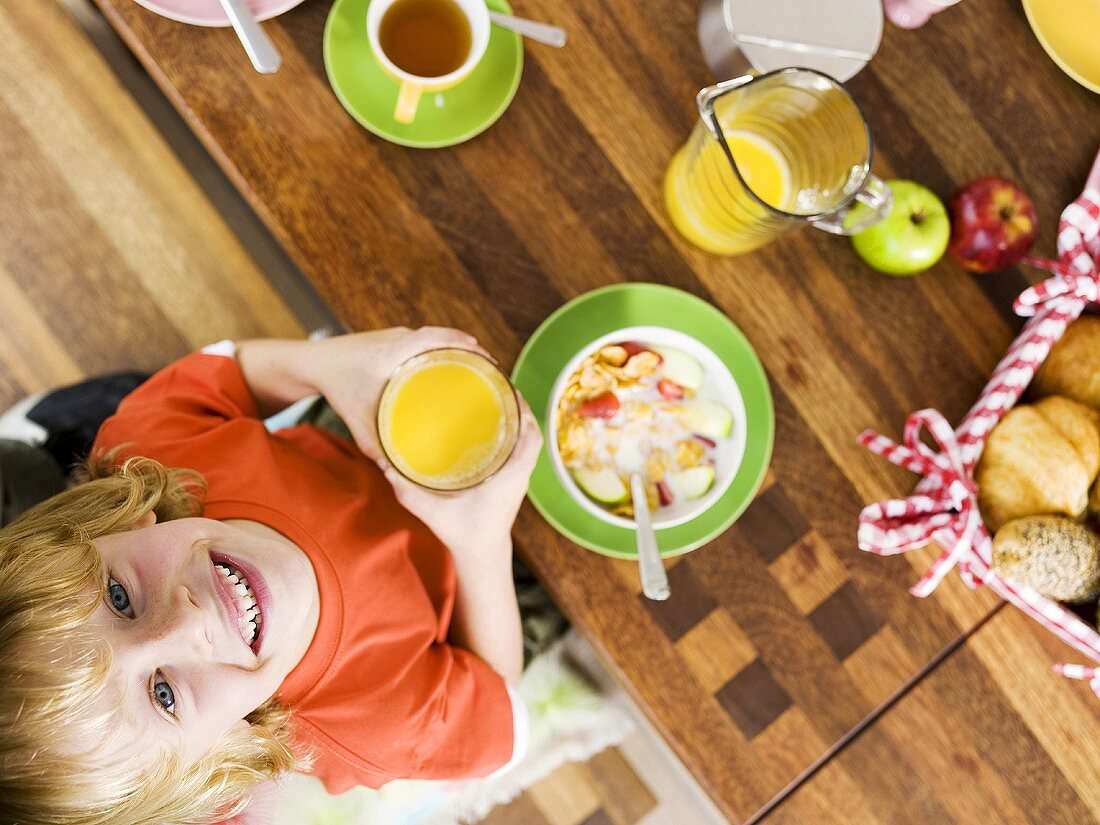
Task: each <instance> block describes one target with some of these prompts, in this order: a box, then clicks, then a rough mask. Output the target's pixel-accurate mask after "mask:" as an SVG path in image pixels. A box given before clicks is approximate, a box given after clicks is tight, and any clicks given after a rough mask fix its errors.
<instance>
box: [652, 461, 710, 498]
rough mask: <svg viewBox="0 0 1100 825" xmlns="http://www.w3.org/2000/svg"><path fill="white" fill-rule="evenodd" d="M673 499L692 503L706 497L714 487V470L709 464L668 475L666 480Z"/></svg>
mask: <svg viewBox="0 0 1100 825" xmlns="http://www.w3.org/2000/svg"><path fill="white" fill-rule="evenodd" d="M664 483H665V484H666V485H667V486H668V489H669V491H670V492H671V493H672V496H673V498H675V499H683V500H685V501H691V500H692V499H694V498H700V497H701V496H704V495H706V492H707V490H709V489H710V488H711V487H713V486H714V468H713V467H711V466H710V465H709V464H701V465H699V466H698V467H689V468H688V469H686V470H681V471H680V472H678V473H668V474H667V475H666V476H665V478H664Z"/></svg>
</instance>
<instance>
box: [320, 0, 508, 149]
mask: <svg viewBox="0 0 1100 825" xmlns="http://www.w3.org/2000/svg"><path fill="white" fill-rule="evenodd" d="M486 5H487V6H488V7H489V8H490V9H492V10H493V11H499V12H504V13H506V14H511V13H512V9H511V7H509V5H508V4H507V3H506V2H504V0H486ZM369 6H370V0H336V2H335V3H333V5H332V10H331V11H330V12H329V15H328V22H326V23H325V37H324V51H325V70H326V71H327V72H328V80H329V83H330V84H331V85H332V89H333V91H334V92H336V97H337V98H339V100H340V102H341V103H342V104H343V105H344V108H345V109H347V110H348V112H350V113H351V116H352V117H354V118H355V119H356V120H358V121H359V122H360V123H361V124H363V126H364V127H365V128H366V129H368V130H369V131H371V132H374V134H376V135H378V136H379V137H381V138H385V139H386V140H388V141H391V142H393V143H399V144H401V145H402V146H413V147H417V148H421V149H436V148H439V147H441V146H453V145H454V144H456V143H462V142H463V141H464V140H469V139H470V138H472V137H474V136H475V135H478V134H481V133H482V132H484V131H485V130H486V129H488V128H489V127H490V126H492V125H493V124H494V123H495V122H496V120H497V118H499V117H500V116H501V115H502V114H504V110H505V109H507V108H508V104H509V103H511V102H512V98H513V97H515V94H516V89H518V88H519V79H520V75H522V74H523V43H522V41H521V39H520V36H519V35H518V34H516V33H515V32H510V31H505V30H504V29H502V28H500V27H499V26H491V27H490V28H491V29H492V31H491V33H490V35H489V45H488V46H487V47H486V49H485V56H484V57H483V58H482V59H481V62H480V63H478V64H477V67H476V68H475V69H474V70H473V72H471V73H470V76H469V77H467V78H466V79H465V80H463V81H462V82H461V83H459V84H458V85H457V86H455V87H454V88H451V89H447V90H446V91H443V92H425V93H424V96H423V97H422V98H421V99H420V106H419V107H418V108H417V110H416V119H415V120H414V121H413V122H412V123H398V122H397V121H396V120H394V119H393V109H394V106H395V105H396V104H397V92H398V89H399V84H398V82H397V81H396V80H394V79H393V78H392V77H390V76H389V75H388V74H386V73H385V72H384V71H383V70H382V67H381V66H379V65H378V63H377V61H376V60H375V59H374V55H373V53H372V52H371V48H370V40H369V39H368V37H367V8H368V7H369Z"/></svg>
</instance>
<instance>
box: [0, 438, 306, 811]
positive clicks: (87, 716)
mask: <svg viewBox="0 0 1100 825" xmlns="http://www.w3.org/2000/svg"><path fill="white" fill-rule="evenodd" d="M84 477H85V480H84V481H82V483H79V484H77V485H75V486H73V487H72V488H71V489H69V490H66V491H65V492H63V493H60V494H58V495H56V496H54V497H53V498H50V499H48V500H46V501H44V502H42V503H41V504H38V505H37V506H35V507H33V508H31V509H30V510H28V511H27V512H26V513H24V514H23V515H22V516H20V517H19V518H18V519H16V520H15V521H13V522H12V523H11V524H9V525H7V526H6V527H4V528H3V529H0V823H3V825H7V824H8V823H13V824H14V823H19V825H31V823H43V825H69V824H70V823H82V825H99V823H112V825H153V824H154V823H156V825H169V823H181V825H191V824H192V823H200V824H201V823H208V822H212V821H216V820H218V819H222V818H225V817H227V816H230V815H233V814H234V813H237V812H239V811H240V810H241V809H242V808H243V807H244V805H245V801H246V800H247V798H248V796H249V794H250V792H251V790H252V789H253V788H254V787H255V786H256V785H257V784H258V783H259V782H261V781H263V780H265V779H270V778H274V777H276V776H279V775H281V774H284V773H287V772H289V771H291V770H294V769H299V770H300V769H304V768H305V767H307V761H306V760H305V759H303V758H299V757H298V756H296V755H295V753H294V752H293V751H292V750H291V747H290V726H289V714H288V712H287V709H286V708H285V707H283V706H282V705H280V704H279V703H278V702H277V701H276V700H275V699H271V700H269V701H268V702H267V703H265V704H264V705H263V706H261V707H260V708H258V709H257V710H256V711H254V712H253V713H251V714H250V715H249V716H248V717H247V721H248V722H249V725H248V726H242V727H240V728H239V729H234V730H233V731H231V732H230V733H228V734H226V735H225V737H224V738H223V739H222V740H221V741H220V742H219V743H218V744H217V745H216V746H215V747H214V748H213V749H212V750H211V751H210V752H209V753H208V754H206V755H205V756H203V757H201V758H200V759H198V760H197V761H196V762H194V763H192V764H190V765H184V764H182V763H181V762H180V760H179V759H178V758H176V757H169V758H167V759H165V760H164V761H163V762H162V763H161V764H158V765H156V766H154V767H153V768H152V769H150V770H149V771H148V772H146V773H145V774H143V775H137V776H135V775H133V773H134V772H133V769H132V768H131V769H128V770H124V769H122V768H120V767H118V766H113V765H111V764H110V762H109V761H108V760H106V759H104V758H102V757H101V756H100V757H97V755H96V752H95V749H92V750H89V751H85V752H78V751H76V750H75V748H74V747H72V746H71V745H70V744H69V743H70V742H75V741H83V742H100V741H103V740H104V739H105V738H106V734H108V733H109V732H110V731H111V730H112V717H113V716H114V713H112V712H107V713H101V714H96V715H93V714H91V713H88V707H89V706H90V705H91V703H92V702H93V701H94V700H95V699H96V697H98V696H99V695H100V694H101V693H102V692H103V690H104V688H105V687H106V683H107V674H108V672H109V670H110V667H111V651H110V650H109V649H108V648H107V647H106V646H105V645H104V644H103V643H102V642H101V641H100V640H97V639H95V638H94V637H93V636H92V635H91V634H89V633H88V631H87V630H86V629H85V627H84V624H85V622H86V621H87V619H88V618H89V617H90V616H91V614H92V612H93V611H94V610H95V609H96V606H97V604H99V602H100V601H101V599H102V587H103V582H102V573H101V569H100V568H101V561H100V558H99V554H98V553H97V551H96V549H95V546H94V545H93V544H92V542H93V541H94V540H95V539H96V538H97V537H99V536H103V535H107V534H110V533H116V532H119V531H122V530H126V529H128V528H130V527H131V526H133V525H134V524H135V523H137V521H138V520H139V519H140V518H141V517H142V516H144V515H145V514H147V513H149V512H150V511H153V512H155V513H156V515H157V520H158V521H166V520H169V519H176V518H185V517H189V516H198V515H201V513H202V497H203V495H204V493H205V482H204V481H203V479H202V477H201V476H200V475H198V474H197V473H194V472H192V471H189V470H179V469H167V468H165V467H164V466H163V465H161V464H159V463H158V462H156V461H153V460H151V459H146V458H132V459H129V460H128V461H126V462H125V463H123V464H121V465H120V466H119V465H116V464H114V463H113V462H112V456H110V455H108V456H106V457H101V458H99V459H97V460H92V461H89V462H88V465H87V467H86V468H85V471H84ZM58 731H64V734H63V735H60V736H59V734H58Z"/></svg>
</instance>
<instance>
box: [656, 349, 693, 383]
mask: <svg viewBox="0 0 1100 825" xmlns="http://www.w3.org/2000/svg"><path fill="white" fill-rule="evenodd" d="M653 351H654V352H656V353H657V354H658V355H660V356H661V370H660V372H661V375H662V376H664V377H665V378H667V379H668V380H669V381H672V382H674V383H676V384H679V385H680V386H681V387H685V388H686V389H689V390H697V389H699V388H700V387H701V386H703V365H702V364H700V363H699V362H698V361H696V360H695V359H694V358H692V357H691V356H690V355H688V354H687V353H686V352H684V351H683V350H682V349H673V348H672V347H654V348H653Z"/></svg>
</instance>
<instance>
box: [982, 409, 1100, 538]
mask: <svg viewBox="0 0 1100 825" xmlns="http://www.w3.org/2000/svg"><path fill="white" fill-rule="evenodd" d="M1098 421H1100V417H1098V416H1097V415H1096V414H1095V413H1094V411H1093V410H1090V409H1089V408H1087V407H1085V406H1083V405H1081V404H1078V403H1076V402H1074V401H1070V400H1069V399H1066V398H1059V397H1052V398H1047V399H1044V400H1043V401H1040V402H1039V403H1037V404H1034V405H1020V406H1017V407H1015V408H1014V409H1012V410H1010V411H1009V413H1008V414H1007V415H1006V416H1005V417H1004V418H1003V419H1002V420H1001V422H1000V423H999V424H998V425H997V426H996V427H994V428H993V430H992V432H990V434H989V437H988V438H987V439H986V444H985V449H984V450H983V451H982V457H981V461H980V462H979V463H978V468H977V472H976V473H975V476H974V478H975V481H976V482H977V484H978V504H979V507H980V508H981V512H982V517H983V518H984V519H985V523H986V524H987V525H988V526H989V528H990V529H991V530H994V531H995V530H997V529H999V528H1000V527H1001V525H1003V524H1004V523H1005V522H1007V521H1010V520H1012V519H1014V518H1019V517H1021V516H1029V515H1035V514H1039V513H1062V514H1064V515H1067V516H1070V517H1072V518H1077V517H1079V516H1081V515H1082V514H1084V512H1085V509H1086V507H1087V506H1088V500H1089V488H1090V487H1091V486H1092V482H1093V480H1094V479H1095V478H1096V476H1097V472H1098V471H1100V427H1098Z"/></svg>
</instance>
